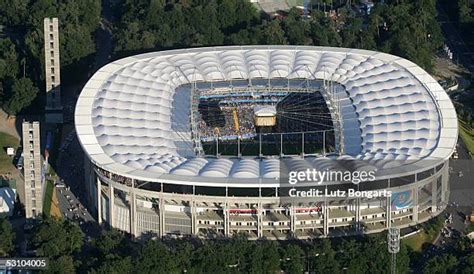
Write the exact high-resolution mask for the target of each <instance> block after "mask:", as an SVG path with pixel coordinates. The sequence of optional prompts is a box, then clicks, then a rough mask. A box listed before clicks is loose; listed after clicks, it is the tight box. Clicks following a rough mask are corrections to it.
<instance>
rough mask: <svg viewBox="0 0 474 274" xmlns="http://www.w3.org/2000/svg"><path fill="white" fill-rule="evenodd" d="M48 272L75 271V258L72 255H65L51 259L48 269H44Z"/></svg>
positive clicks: (57, 273) (55, 273) (61, 273)
mask: <svg viewBox="0 0 474 274" xmlns="http://www.w3.org/2000/svg"><path fill="white" fill-rule="evenodd" d="M43 272H44V273H48V274H63V273H65V274H69V273H71V274H72V273H75V272H76V270H75V267H74V260H73V258H72V257H71V256H68V255H64V256H61V257H59V258H56V259H54V260H49V263H48V269H47V270H46V271H43Z"/></svg>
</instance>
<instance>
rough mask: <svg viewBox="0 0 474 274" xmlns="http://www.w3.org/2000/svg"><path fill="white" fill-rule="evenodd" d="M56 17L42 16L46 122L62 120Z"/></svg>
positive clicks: (59, 121)
mask: <svg viewBox="0 0 474 274" xmlns="http://www.w3.org/2000/svg"><path fill="white" fill-rule="evenodd" d="M58 24H59V22H58V18H44V72H45V81H46V89H45V90H46V122H47V123H52V124H57V123H62V122H63V108H62V105H61V72H60V63H59V27H58Z"/></svg>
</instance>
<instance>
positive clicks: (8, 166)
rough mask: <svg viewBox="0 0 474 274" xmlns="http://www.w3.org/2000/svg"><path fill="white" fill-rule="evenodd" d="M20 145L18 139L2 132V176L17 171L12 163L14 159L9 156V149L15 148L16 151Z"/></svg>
mask: <svg viewBox="0 0 474 274" xmlns="http://www.w3.org/2000/svg"><path fill="white" fill-rule="evenodd" d="M19 144H20V141H19V140H18V139H17V138H15V137H13V136H11V135H8V134H6V133H3V132H0V147H1V149H2V151H1V152H0V175H1V174H7V173H9V172H13V171H14V170H15V169H16V167H15V166H14V165H13V163H12V160H13V158H11V157H10V156H8V155H7V147H14V148H15V151H16V149H17V148H18V146H19Z"/></svg>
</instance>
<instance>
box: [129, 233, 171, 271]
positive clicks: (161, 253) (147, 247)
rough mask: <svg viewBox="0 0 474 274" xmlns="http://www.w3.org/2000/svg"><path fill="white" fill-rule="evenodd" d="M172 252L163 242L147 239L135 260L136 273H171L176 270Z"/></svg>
mask: <svg viewBox="0 0 474 274" xmlns="http://www.w3.org/2000/svg"><path fill="white" fill-rule="evenodd" d="M177 263H178V262H177V261H176V260H175V256H174V254H173V253H172V252H171V251H170V250H169V248H168V247H167V246H166V245H164V244H163V243H161V242H159V241H155V240H151V241H147V242H146V243H145V244H144V246H143V248H142V250H141V252H140V255H139V256H138V258H137V260H136V261H135V263H134V265H135V266H136V271H137V272H138V273H171V272H178V265H177Z"/></svg>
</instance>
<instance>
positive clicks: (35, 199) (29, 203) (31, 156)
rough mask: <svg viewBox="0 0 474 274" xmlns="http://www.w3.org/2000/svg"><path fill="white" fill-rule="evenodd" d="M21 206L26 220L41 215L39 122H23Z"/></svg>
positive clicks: (41, 189) (41, 190)
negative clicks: (23, 206)
mask: <svg viewBox="0 0 474 274" xmlns="http://www.w3.org/2000/svg"><path fill="white" fill-rule="evenodd" d="M22 133H23V157H24V164H23V172H24V173H23V177H24V181H25V184H24V187H23V193H22V194H23V195H22V196H23V197H21V198H22V199H23V201H22V202H23V204H24V205H25V213H26V218H28V219H29V218H37V217H40V216H41V214H42V213H43V188H42V176H41V148H40V147H41V146H40V124H39V122H32V123H30V122H26V121H25V122H23V124H22Z"/></svg>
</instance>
